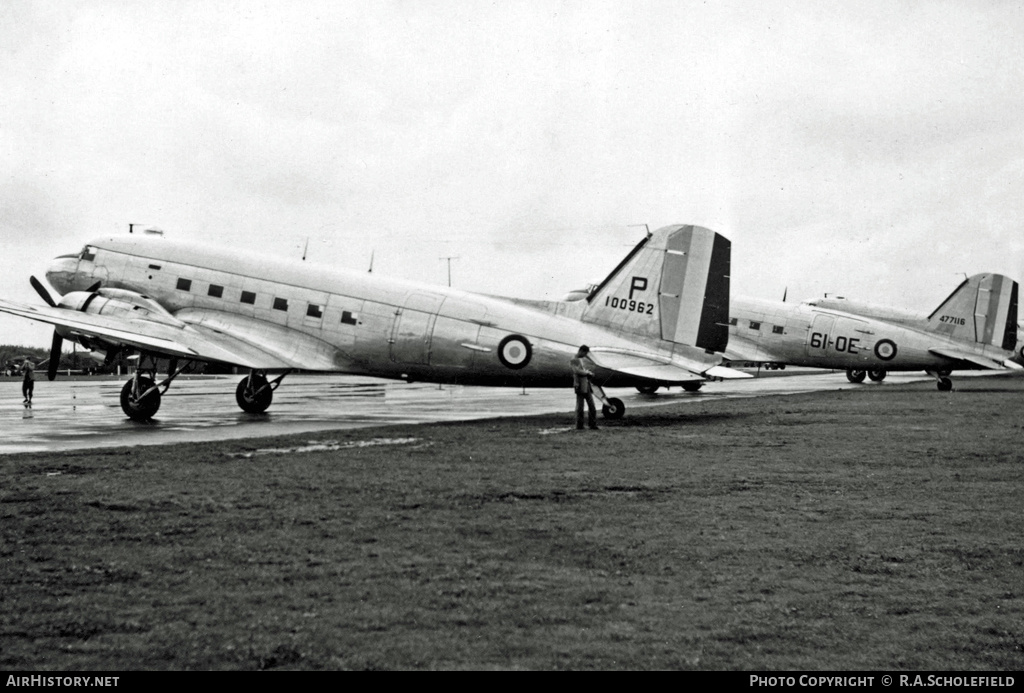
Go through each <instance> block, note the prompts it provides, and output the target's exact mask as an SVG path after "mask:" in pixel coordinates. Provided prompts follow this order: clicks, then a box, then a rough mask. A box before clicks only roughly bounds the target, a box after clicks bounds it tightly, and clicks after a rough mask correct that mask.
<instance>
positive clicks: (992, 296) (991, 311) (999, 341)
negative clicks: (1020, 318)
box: [927, 274, 1018, 351]
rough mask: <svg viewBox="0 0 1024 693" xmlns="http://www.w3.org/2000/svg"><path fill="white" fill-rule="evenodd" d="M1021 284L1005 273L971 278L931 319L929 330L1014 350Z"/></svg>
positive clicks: (929, 318)
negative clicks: (1018, 285)
mask: <svg viewBox="0 0 1024 693" xmlns="http://www.w3.org/2000/svg"><path fill="white" fill-rule="evenodd" d="M1017 293H1018V287H1017V282H1015V281H1013V280H1012V279H1010V278H1009V277H1004V276H1003V275H1001V274H976V275H974V276H973V277H971V278H969V279H967V280H966V281H964V283H962V284H961V285H960V286H958V287H957V288H956V290H955V291H954V292H953V293H951V294H950V295H949V297H948V298H947V299H946V300H945V301H943V302H942V303H941V304H940V305H939V307H938V308H936V309H935V311H934V312H932V314H931V315H929V316H928V327H927V329H928V330H929V331H931V332H936V333H938V334H942V335H946V336H947V337H949V338H950V339H956V340H961V341H965V342H978V343H981V344H990V345H992V346H995V347H998V348H1000V349H1004V350H1006V351H1013V349H1014V346H1015V345H1016V344H1017Z"/></svg>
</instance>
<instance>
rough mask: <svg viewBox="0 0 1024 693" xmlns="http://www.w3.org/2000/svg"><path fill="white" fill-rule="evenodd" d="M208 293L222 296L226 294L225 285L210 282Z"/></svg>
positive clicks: (218, 296)
mask: <svg viewBox="0 0 1024 693" xmlns="http://www.w3.org/2000/svg"><path fill="white" fill-rule="evenodd" d="M207 294H208V295H210V296H213V297H214V298H222V297H223V296H224V287H223V286H217V285H216V284H210V290H209V291H208V292H207Z"/></svg>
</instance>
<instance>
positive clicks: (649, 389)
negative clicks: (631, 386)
mask: <svg viewBox="0 0 1024 693" xmlns="http://www.w3.org/2000/svg"><path fill="white" fill-rule="evenodd" d="M636 391H637V392H639V393H640V394H641V395H653V394H654V393H655V392H657V391H658V386H657V385H637V386H636Z"/></svg>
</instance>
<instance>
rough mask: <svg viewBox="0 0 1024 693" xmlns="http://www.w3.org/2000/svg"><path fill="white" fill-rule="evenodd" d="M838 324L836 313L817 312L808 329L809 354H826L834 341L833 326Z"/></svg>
mask: <svg viewBox="0 0 1024 693" xmlns="http://www.w3.org/2000/svg"><path fill="white" fill-rule="evenodd" d="M835 325H836V318H835V316H834V315H824V314H822V313H817V314H815V316H814V320H813V321H811V327H810V329H809V330H807V355H808V356H824V355H825V353H826V350H827V349H828V347H829V344H831V342H832V328H834V327H835Z"/></svg>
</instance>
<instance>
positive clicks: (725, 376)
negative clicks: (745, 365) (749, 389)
mask: <svg viewBox="0 0 1024 693" xmlns="http://www.w3.org/2000/svg"><path fill="white" fill-rule="evenodd" d="M704 375H706V376H707V377H709V378H721V379H722V380H742V379H743V378H753V377H754V376H753V375H751V374H750V373H744V372H743V371H738V370H736V369H735V368H727V367H726V366H715V367H714V368H709V369H707V370H706V371H704Z"/></svg>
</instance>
